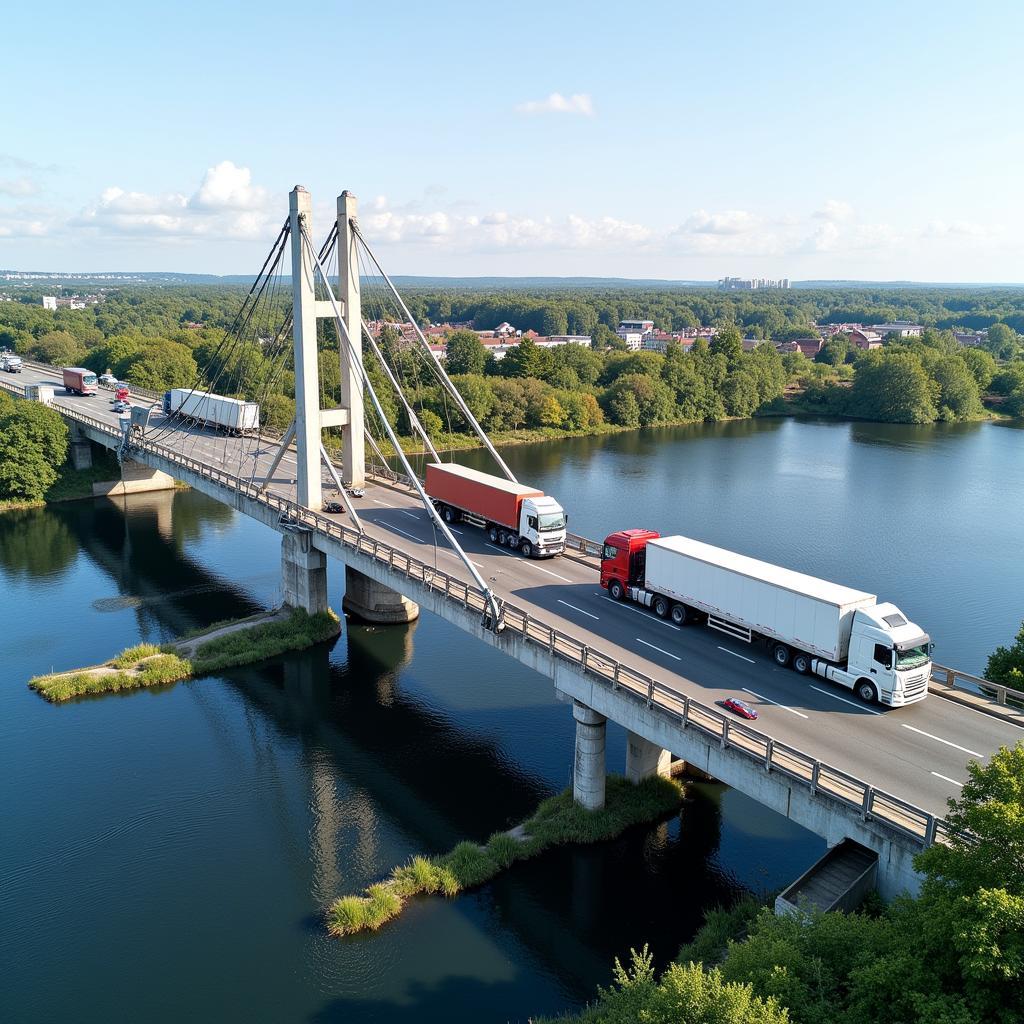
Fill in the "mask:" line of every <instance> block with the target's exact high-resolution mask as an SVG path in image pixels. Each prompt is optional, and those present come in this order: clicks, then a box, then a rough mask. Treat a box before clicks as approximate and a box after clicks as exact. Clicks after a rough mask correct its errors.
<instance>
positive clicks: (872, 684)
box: [601, 530, 932, 707]
mask: <svg viewBox="0 0 1024 1024" xmlns="http://www.w3.org/2000/svg"><path fill="white" fill-rule="evenodd" d="M601 586H602V587H605V588H606V589H607V590H608V593H609V594H610V595H611V596H612V597H613V598H615V599H616V600H631V601H635V602H636V603H638V604H641V605H644V606H645V607H648V608H650V609H652V610H653V611H654V612H655V614H657V615H659V616H661V617H662V618H669V619H671V621H672V622H674V623H676V625H683V624H684V623H686V622H695V621H702V622H705V623H706V624H707V625H708V626H709V627H711V628H712V629H717V630H720V631H721V632H723V633H726V634H727V635H729V636H732V637H735V638H736V639H739V640H744V641H746V642H748V643H751V642H753V641H755V640H764V641H766V642H767V644H768V646H769V647H770V649H771V653H772V657H773V658H774V660H775V663H776V664H777V665H779V666H781V667H787V666H788V667H790V668H793V669H795V670H796V671H797V672H800V673H804V674H810V675H817V676H820V677H821V678H823V679H828V680H830V681H831V682H834V683H838V684H839V685H840V686H844V687H846V688H847V689H849V690H853V691H854V692H855V693H856V694H857V696H858V697H859V698H860V699H861V700H863V701H866V702H872V701H878V702H879V703H882V704H888V705H890V706H892V707H902V706H903V705H904V704H912V703H914V702H915V701H919V700H924V698H925V697H926V696H927V694H928V680H929V678H930V676H931V669H932V666H931V651H932V643H931V640H930V638H929V637H928V634H927V633H925V632H924V630H922V629H921V628H920V627H919V626H916V625H915V624H914V623H913V622H910V621H909V620H908V619H907V617H906V616H905V615H904V614H903V613H902V612H901V611H900V610H899V608H897V607H896V606H895V605H894V604H889V603H886V602H883V603H879V601H878V599H877V598H876V597H875V595H874V594H867V593H864V592H863V591H860V590H852V589H851V588H849V587H844V586H841V585H840V584H838V583H829V582H828V581H827V580H820V579H817V578H815V577H814V576H805V575H804V574H803V573H799V572H794V571H793V570H792V569H785V568H783V567H782V566H778V565H771V564H770V563H768V562H762V561H759V560H758V559H756V558H749V557H748V556H746V555H741V554H737V553H736V552H735V551H726V550H725V549H724V548H718V547H714V546H713V545H711V544H704V543H702V542H701V541H698V540H692V539H691V538H689V537H661V536H659V535H658V534H657V533H655V532H653V531H651V530H620V531H619V532H618V533H613V534H611V535H610V536H609V537H608V538H607V539H606V540H605V543H604V552H603V557H602V560H601Z"/></svg>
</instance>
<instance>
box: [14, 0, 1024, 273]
mask: <svg viewBox="0 0 1024 1024" xmlns="http://www.w3.org/2000/svg"><path fill="white" fill-rule="evenodd" d="M3 35H4V37H5V40H6V41H7V44H8V45H6V46H5V47H4V51H5V52H4V58H3V62H2V65H0V84H2V85H3V95H4V97H5V101H4V115H3V120H2V124H3V130H2V132H0V268H17V269H49V270H103V269H114V270H174V271H195V272H207V273H250V272H251V273H255V271H256V270H257V269H258V268H259V264H260V262H261V260H262V256H263V255H264V253H265V251H266V250H267V249H268V248H269V244H270V241H271V240H272V238H273V236H274V235H275V234H276V228H277V226H278V225H279V224H280V222H281V221H282V220H283V219H284V216H285V214H286V211H287V192H288V190H289V189H290V188H291V187H292V185H294V184H296V183H302V184H304V185H305V186H306V187H308V188H309V189H310V190H311V191H312V192H313V195H314V198H315V200H316V202H317V207H316V211H317V216H318V218H319V225H317V233H320V230H321V228H326V223H327V218H328V216H329V211H330V209H331V206H332V203H333V198H334V196H336V195H337V193H338V192H340V191H341V190H342V189H344V188H348V189H351V190H352V191H354V192H355V193H356V194H357V195H358V196H359V198H360V203H361V217H360V220H361V222H362V224H363V228H364V231H365V233H366V234H367V236H368V237H369V238H370V239H371V241H376V243H377V245H376V247H377V248H378V249H379V251H380V254H381V256H382V258H383V259H384V260H385V262H386V266H387V268H388V269H389V270H391V271H392V272H394V273H409V274H438V275H446V274H451V275H503V274H509V275H538V274H543V275H582V274H589V275H595V276H616V277H660V278H699V279H707V278H714V277H719V276H722V275H724V274H736V275H757V276H768V277H781V276H789V277H791V278H861V279H867V278H870V279H897V278H900V279H914V280H935V281H943V280H946V281H1024V256H1022V254H1021V246H1020V244H1019V242H1018V238H1019V236H1020V234H1021V229H1022V228H1024V213H1022V211H1021V202H1020V190H1021V186H1020V182H1021V179H1022V168H1024V128H1022V126H1021V119H1020V111H1021V101H1022V100H1024V86H1022V73H1021V70H1020V60H1019V54H1018V52H1017V51H1018V49H1019V45H1020V40H1021V39H1022V38H1024V6H1022V5H1020V4H1015V3H1001V2H999V3H997V2H979V3H975V4H973V5H967V4H962V3H946V2H932V3H917V2H906V3H898V4H893V3H888V4H883V3H874V2H865V3H859V4H843V5H839V4H828V3H820V2H819V3H813V4H812V3H796V2H793V3H787V2H785V0H779V2H774V3H764V2H762V3H756V4H755V3H747V2H744V0H739V2H737V0H734V2H731V3H728V4H722V5H712V4H707V3H699V4H698V3H691V2H687V0H677V2H675V3H662V2H644V0H637V2H634V3H632V4H623V3H621V2H619V3H605V2H601V0H596V2H590V3H582V2H576V0H567V2H559V0H547V2H545V3H535V2H533V0H525V2H524V0H520V2H517V3H515V4H493V3H484V2H479V0H478V2H476V3H472V2H464V0H447V2H446V0H435V2H433V3H431V4H412V3H396V2H390V0H378V2H376V3H371V4H353V3H347V2H336V3H331V2H329V0H326V2H323V3H320V4H316V5H309V6H308V7H305V8H303V10H302V12H301V13H294V12H293V13H289V11H288V10H287V8H286V5H282V4H269V3H264V2H261V0H254V2H249V3H233V2H222V3H210V2H207V3H202V4H199V3H193V2H189V0H186V2H180V3H177V4H175V5H156V4H136V5H128V4H123V3H122V4H115V3H103V2H99V3H92V4H89V5H88V6H87V7H82V6H81V5H72V4H70V3H65V2H62V0H58V2H55V3H50V4H48V5H47V6H46V8H45V15H41V14H40V13H39V8H37V7H34V6H32V5H19V6H18V7H17V8H15V9H13V10H11V9H9V10H8V11H6V12H5V14H4V16H3ZM12 43H13V45H11V44H12Z"/></svg>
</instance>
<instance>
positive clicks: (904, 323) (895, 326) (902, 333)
mask: <svg viewBox="0 0 1024 1024" xmlns="http://www.w3.org/2000/svg"><path fill="white" fill-rule="evenodd" d="M871 330H873V331H875V332H876V333H878V334H880V335H881V336H882V337H883V338H888V337H889V335H890V334H895V335H896V336H897V337H898V338H920V337H921V332H922V331H923V330H924V328H923V327H922V326H921V325H920V324H913V323H911V322H910V321H909V320H894V321H893V322H892V323H891V324H872V325H871Z"/></svg>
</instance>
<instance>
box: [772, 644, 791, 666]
mask: <svg viewBox="0 0 1024 1024" xmlns="http://www.w3.org/2000/svg"><path fill="white" fill-rule="evenodd" d="M772 657H773V658H774V659H775V664H776V665H778V666H779V668H785V667H786V666H787V665H788V664H789V657H790V654H789V648H788V647H787V646H786V645H785V644H776V645H775V646H774V647H773V648H772Z"/></svg>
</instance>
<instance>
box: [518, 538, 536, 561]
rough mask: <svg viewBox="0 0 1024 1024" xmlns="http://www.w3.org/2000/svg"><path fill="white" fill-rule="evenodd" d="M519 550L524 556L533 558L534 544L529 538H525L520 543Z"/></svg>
mask: <svg viewBox="0 0 1024 1024" xmlns="http://www.w3.org/2000/svg"><path fill="white" fill-rule="evenodd" d="M519 550H520V551H521V552H522V553H523V557H524V558H533V545H532V544H531V543H530V542H529V541H528V540H524V541H523V543H522V544H520V545H519Z"/></svg>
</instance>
